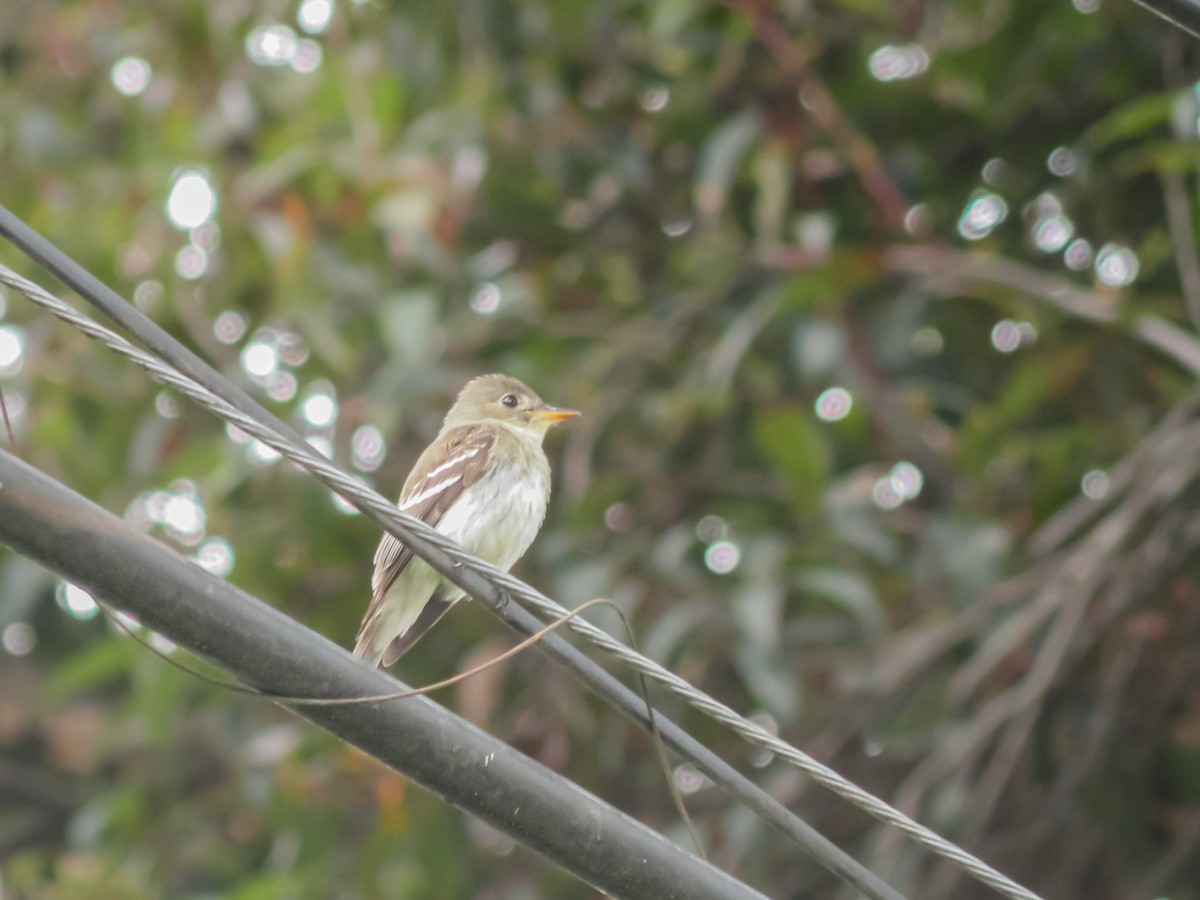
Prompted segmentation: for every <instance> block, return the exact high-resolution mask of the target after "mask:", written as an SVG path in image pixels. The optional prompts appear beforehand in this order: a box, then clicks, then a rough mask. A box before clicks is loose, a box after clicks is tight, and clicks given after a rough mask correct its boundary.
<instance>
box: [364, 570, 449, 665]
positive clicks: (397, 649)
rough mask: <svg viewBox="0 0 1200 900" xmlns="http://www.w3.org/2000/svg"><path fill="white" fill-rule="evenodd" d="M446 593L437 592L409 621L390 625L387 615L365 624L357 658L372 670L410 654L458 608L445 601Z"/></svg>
mask: <svg viewBox="0 0 1200 900" xmlns="http://www.w3.org/2000/svg"><path fill="white" fill-rule="evenodd" d="M445 593H446V592H445V591H444V590H443V589H442V588H438V589H437V590H435V591H434V592H433V594H431V595H430V597H429V599H428V600H426V601H425V604H424V605H423V606H421V607H420V608H419V610H417V611H416V615H413V614H412V613H411V612H410V613H409V615H406V616H405V617H404V619H407V620H408V621H404V620H401V621H399V622H397V621H395V619H391V620H390V621H389V617H388V616H386V615H375V616H374V617H373V618H372V619H371V620H370V621H369V622H365V623H364V624H363V627H362V629H361V630H360V631H359V634H358V642H357V643H356V644H355V645H354V655H355V656H357V657H359V658H360V659H363V660H365V661H366V662H367V664H368V665H371V666H384V667H387V666H390V665H391V664H392V663H394V662H395V661H396V660H398V659H399V658H400V657H401V656H403V655H404V654H405V653H407V652H408V650H409V649H410V648H411V647H412V645H413V644H415V643H416V642H417V641H419V640H420V639H421V637H422V636H424V634H425V632H427V631H428V630H429V629H430V628H432V627H433V626H434V625H436V624H437V623H438V620H439V619H441V618H442V616H444V615H445V614H446V611H447V610H448V609H449V608H450V607H451V606H453V605H454V601H453V600H444V599H443V597H444V595H445ZM380 612H381V613H382V612H383V610H380Z"/></svg>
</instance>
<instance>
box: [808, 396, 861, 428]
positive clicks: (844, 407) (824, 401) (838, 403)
mask: <svg viewBox="0 0 1200 900" xmlns="http://www.w3.org/2000/svg"><path fill="white" fill-rule="evenodd" d="M853 406H854V398H852V397H851V396H850V392H849V391H848V390H846V389H845V388H843V387H831V388H829V389H828V390H825V391H822V392H821V396H819V397H817V402H816V403H815V404H814V408H815V409H816V412H817V418H819V419H821V420H822V421H825V422H840V421H841V420H842V419H844V418H846V416H848V415H850V409H851V408H852V407H853Z"/></svg>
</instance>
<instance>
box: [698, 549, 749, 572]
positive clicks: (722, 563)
mask: <svg viewBox="0 0 1200 900" xmlns="http://www.w3.org/2000/svg"><path fill="white" fill-rule="evenodd" d="M741 560H742V551H741V549H740V548H739V547H738V545H737V544H735V543H733V541H717V542H716V543H715V544H710V545H709V547H708V549H707V550H705V551H704V564H705V565H706V566H708V568H709V571H711V572H715V573H716V574H718V575H728V574H729V573H730V572H732V571H733V570H734V569H736V568H737V567H738V563H739V562H741Z"/></svg>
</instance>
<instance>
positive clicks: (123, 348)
mask: <svg viewBox="0 0 1200 900" xmlns="http://www.w3.org/2000/svg"><path fill="white" fill-rule="evenodd" d="M0 284H5V285H8V286H9V287H11V288H13V289H14V290H16V291H18V292H19V293H21V294H23V295H24V296H25V297H27V298H28V299H29V300H30V301H32V302H33V303H35V304H36V305H37V306H39V307H41V308H43V309H45V310H46V311H48V312H50V313H51V314H52V315H54V316H56V317H57V318H59V319H60V320H62V321H63V322H66V323H67V324H68V325H71V326H72V327H74V328H76V329H78V330H79V331H81V332H82V333H83V334H85V335H86V336H87V337H89V338H91V339H93V340H96V341H99V342H100V343H102V344H104V345H105V346H106V347H108V348H109V349H110V350H112V351H114V352H115V353H117V354H119V355H121V356H123V357H125V358H126V359H128V360H130V361H131V362H133V363H135V364H136V365H138V366H140V367H141V368H143V369H145V370H146V371H147V372H149V373H150V375H151V376H153V377H154V378H156V379H157V380H159V381H161V382H163V383H165V384H167V385H170V386H171V387H173V388H175V389H176V390H178V391H179V392H180V393H181V394H183V395H184V396H186V397H188V398H190V399H191V400H193V401H195V402H196V403H198V404H200V405H201V406H203V407H205V408H206V409H208V410H209V411H211V412H213V413H214V414H216V415H217V416H219V417H220V418H222V419H224V420H225V421H226V422H229V423H231V424H233V425H235V426H237V427H238V428H240V429H242V430H243V431H245V432H246V433H247V434H249V435H252V436H253V437H255V438H257V439H258V440H260V441H262V442H263V443H264V444H266V445H267V446H269V447H271V448H272V449H274V450H276V451H278V452H279V453H280V454H282V455H283V456H285V457H286V458H288V459H290V460H291V461H292V462H294V463H296V464H297V465H299V466H301V467H302V468H304V469H306V470H307V471H308V472H310V473H311V474H312V475H313V476H314V477H316V478H317V479H318V480H319V481H321V482H322V483H323V484H325V485H326V487H328V488H329V489H330V490H332V491H334V492H335V493H337V494H340V495H341V496H342V497H343V498H344V499H346V500H348V501H349V502H350V503H352V504H353V505H354V506H355V507H357V508H358V509H359V510H360V511H361V512H362V513H363V514H364V515H366V516H367V517H368V518H369V519H371V521H373V522H374V523H375V524H377V525H379V526H380V527H381V528H383V529H384V530H386V531H387V532H389V533H390V534H392V535H393V536H394V537H396V538H397V539H399V540H402V541H404V542H405V543H406V544H408V545H409V546H410V547H411V548H412V549H413V550H414V551H415V552H416V553H417V554H418V555H419V556H421V557H422V558H423V559H424V560H425V561H426V562H428V563H429V564H430V565H431V566H433V568H434V569H436V570H437V571H439V572H440V573H441V574H442V575H444V576H445V577H446V578H448V579H449V580H450V581H452V582H454V583H455V584H457V585H458V586H460V587H462V588H464V589H465V590H467V591H468V592H469V593H471V594H473V595H475V596H487V595H489V594H490V595H492V596H496V595H497V594H500V595H501V596H508V597H512V598H515V599H517V600H519V601H522V602H523V603H524V604H526V605H528V606H529V607H530V608H532V609H534V610H536V611H537V612H538V613H540V614H541V615H543V616H545V617H547V618H552V619H553V618H559V617H561V616H565V615H567V613H568V610H567V609H565V608H564V607H562V606H560V605H559V604H557V603H555V602H554V601H553V600H551V599H550V598H549V597H546V596H545V595H544V594H542V593H540V592H539V591H537V590H535V589H534V588H532V587H530V586H529V585H527V584H525V583H524V582H523V581H521V580H519V579H517V578H515V577H513V576H512V575H509V574H508V573H506V572H501V571H500V570H498V569H496V568H494V567H493V566H491V565H488V564H487V563H485V562H484V561H483V560H481V559H479V558H478V557H476V556H474V555H472V554H470V553H468V552H467V551H466V550H464V549H463V548H462V547H460V546H459V545H458V544H456V543H454V542H453V541H451V540H449V539H448V538H446V537H444V536H443V535H441V534H439V533H438V532H436V531H434V530H433V529H432V528H430V527H429V526H428V525H426V524H425V523H424V522H421V521H419V520H418V519H415V518H413V517H412V516H409V515H408V514H406V513H403V512H401V511H400V510H399V508H398V507H397V506H396V504H394V503H391V502H389V501H388V500H386V499H385V498H384V497H383V496H382V495H380V494H378V493H377V492H375V491H374V490H372V489H371V488H369V487H368V486H367V485H365V484H364V483H363V482H362V481H360V480H359V479H357V478H355V477H353V476H351V475H348V474H346V473H345V472H343V471H342V470H341V469H339V468H338V467H337V466H335V465H333V463H332V462H330V461H329V460H328V459H326V458H325V457H324V456H322V455H320V454H319V453H318V452H317V451H316V450H314V449H313V448H312V447H310V446H308V445H307V444H297V443H296V442H295V441H294V440H293V439H290V438H289V437H287V436H285V435H282V434H280V433H278V432H277V431H276V430H274V429H272V428H269V427H267V426H265V425H263V424H262V423H260V422H259V421H258V420H257V419H255V418H253V417H251V416H249V415H247V414H246V413H244V412H242V411H241V410H239V409H237V408H236V407H234V406H233V405H232V404H230V403H229V402H227V401H226V400H223V399H222V398H220V397H218V396H216V395H215V394H213V393H212V392H211V391H209V390H208V389H207V388H205V387H203V386H201V385H200V384H198V383H197V382H195V381H194V380H192V379H191V378H189V377H187V376H186V375H183V374H182V373H180V372H179V371H178V370H177V369H175V368H174V367H173V366H171V365H169V364H168V363H166V362H164V361H163V360H161V359H159V358H158V357H157V356H155V355H153V354H151V353H148V352H146V351H144V350H142V349H140V348H138V347H136V346H134V345H133V344H132V343H130V342H129V341H128V340H126V339H125V338H123V337H121V336H120V335H118V334H117V333H115V332H113V331H111V330H110V329H108V328H106V327H104V326H103V325H100V324H99V323H97V322H95V321H94V320H92V319H90V318H88V317H87V316H85V315H83V314H82V313H80V312H78V311H77V310H75V309H74V308H73V307H71V306H70V305H69V304H67V303H65V302H64V301H62V300H60V299H59V298H57V297H55V296H54V295H52V294H50V293H49V292H47V291H46V290H44V289H43V288H41V287H40V286H39V285H37V284H35V283H34V282H31V281H29V280H27V279H25V278H23V277H21V276H20V275H18V274H17V273H16V272H13V271H12V270H11V269H9V268H7V267H6V266H4V265H0ZM568 627H569V628H571V629H572V630H573V631H575V632H577V633H578V634H579V635H581V636H582V637H583V638H585V639H586V640H587V641H589V642H590V643H592V644H593V645H595V646H596V647H598V648H600V649H601V650H603V651H605V652H606V653H608V654H610V655H611V656H614V657H616V658H617V659H619V660H620V661H621V662H623V663H625V664H626V665H628V666H630V667H631V668H633V669H635V670H636V671H638V672H641V673H642V674H643V675H645V676H646V677H647V678H650V679H652V680H653V681H655V682H657V683H658V684H660V685H662V686H663V687H664V688H666V689H667V690H668V691H670V692H671V693H673V694H675V695H676V696H678V697H679V698H681V699H682V700H683V701H684V702H686V703H687V704H688V705H689V706H691V707H692V708H693V709H695V710H697V711H699V712H701V713H703V714H704V715H706V716H709V717H710V718H712V719H714V720H715V721H717V722H719V723H720V724H722V725H724V726H725V727H726V728H728V729H730V730H731V731H733V732H734V733H735V734H737V735H739V736H740V737H741V738H743V739H744V740H745V741H747V742H748V743H751V744H753V745H755V746H757V747H760V748H762V749H765V750H768V751H770V752H771V753H772V754H774V755H775V756H776V757H778V758H779V759H781V760H782V761H784V762H786V763H788V764H789V765H792V766H794V767H795V768H797V769H799V770H801V771H802V772H804V773H805V774H807V775H808V776H809V777H811V778H812V779H813V780H814V781H816V782H817V783H819V784H821V785H824V786H825V787H826V788H828V789H829V790H831V791H833V792H834V793H836V794H838V795H839V796H841V797H842V798H844V799H845V800H847V801H849V802H850V803H852V804H853V805H855V806H857V807H858V808H860V809H862V810H863V811H864V812H866V813H868V814H869V815H871V816H872V817H874V818H875V819H878V820H879V821H880V822H883V823H885V824H888V825H892V826H894V827H896V828H898V829H900V830H901V831H902V832H903V833H905V834H906V835H908V836H909V837H910V838H912V839H913V840H914V841H916V842H917V843H919V844H921V845H922V846H924V847H926V848H927V849H929V850H930V851H932V852H933V853H935V854H937V855H938V856H941V857H942V858H944V859H946V860H949V861H950V862H952V863H954V864H955V865H957V866H959V867H960V868H962V869H963V870H964V871H965V872H966V873H967V874H969V875H971V876H972V877H973V878H976V879H977V880H979V881H980V882H982V883H983V884H986V885H987V886H988V887H990V888H992V889H993V890H995V891H996V892H997V893H999V894H1001V895H1003V896H1005V897H1010V898H1014V900H1042V898H1040V897H1039V896H1038V895H1037V894H1035V893H1033V892H1032V891H1030V890H1029V889H1028V888H1025V887H1023V886H1021V885H1020V884H1018V883H1016V882H1015V881H1013V880H1012V879H1011V878H1009V877H1008V876H1006V875H1004V874H1003V873H1001V872H999V871H997V870H996V869H994V868H992V867H991V866H989V865H988V864H987V863H985V862H983V861H982V860H981V859H979V858H978V857H976V856H974V855H973V854H971V853H969V852H968V851H966V850H964V849H963V848H961V847H959V846H958V845H956V844H954V843H952V842H951V841H948V840H947V839H946V838H943V837H942V836H940V835H938V834H937V833H935V832H933V831H931V830H930V829H928V828H926V827H925V826H924V825H921V824H920V823H919V822H917V821H915V820H914V819H912V818H911V817H909V816H907V815H905V814H904V813H902V812H901V811H900V810H898V809H895V808H894V807H892V806H890V805H889V804H887V803H885V802H884V801H882V800H880V799H879V798H878V797H875V796H874V795H873V794H870V793H868V792H867V791H865V790H864V789H863V788H861V787H859V786H858V785H856V784H854V783H853V782H851V781H849V780H847V779H846V778H844V777H843V776H841V775H840V774H838V773H837V772H836V771H834V770H833V769H831V768H830V767H828V766H826V765H824V764H823V763H820V762H818V761H817V760H815V759H813V758H812V757H811V756H809V755H808V754H806V753H804V752H803V751H802V750H800V749H798V748H797V747H794V746H793V745H791V744H789V743H787V742H786V741H784V740H783V739H781V738H780V737H778V736H776V735H773V734H771V733H770V732H768V731H766V730H765V729H764V728H762V727H760V726H758V725H755V724H754V723H753V722H751V721H749V720H748V719H746V718H745V717H743V716H741V715H740V714H738V713H737V712H736V711H735V710H733V709H732V708H730V707H728V706H726V705H725V704H723V703H721V702H720V701H718V700H716V699H714V698H713V697H711V696H709V695H708V694H705V693H704V692H703V691H700V690H698V689H697V688H695V687H693V686H692V685H691V684H689V683H688V682H687V681H685V680H684V679H683V678H681V677H679V676H678V675H676V674H675V673H674V672H671V671H670V670H668V669H666V668H664V667H663V666H661V665H659V664H658V663H656V662H654V661H653V660H651V659H649V658H647V657H645V656H642V655H641V654H639V653H637V652H635V651H634V650H633V649H632V648H630V647H628V646H627V645H625V644H623V643H621V642H620V641H618V640H617V639H615V638H614V637H612V636H611V635H609V634H608V633H607V632H605V631H603V630H602V629H600V628H598V627H596V626H595V625H592V624H591V623H590V622H588V621H586V620H585V619H583V618H582V617H576V618H573V619H571V620H570V622H569V623H568Z"/></svg>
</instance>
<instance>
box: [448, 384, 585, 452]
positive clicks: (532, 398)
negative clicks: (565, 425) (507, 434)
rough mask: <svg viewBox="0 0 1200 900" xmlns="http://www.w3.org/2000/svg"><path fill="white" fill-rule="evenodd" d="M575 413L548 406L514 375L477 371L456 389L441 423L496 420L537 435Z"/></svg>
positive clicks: (460, 423)
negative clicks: (485, 373)
mask: <svg viewBox="0 0 1200 900" xmlns="http://www.w3.org/2000/svg"><path fill="white" fill-rule="evenodd" d="M577 415H579V413H578V412H577V411H576V410H573V409H562V408H561V407H557V406H550V405H549V404H547V403H546V402H544V401H543V400H542V398H541V397H539V396H538V395H537V394H535V393H534V392H533V390H532V389H531V388H529V387H528V386H527V385H525V384H523V383H522V382H520V381H518V380H517V379H516V378H511V377H510V376H508V375H480V376H479V377H478V378H473V379H471V381H469V382H467V386H466V387H464V388H463V389H462V391H461V392H460V393H459V395H458V399H457V400H455V401H454V405H453V406H452V407H450V412H448V413H447V414H446V424H445V426H443V427H452V426H457V425H473V424H478V423H480V422H500V423H503V424H506V425H509V426H514V427H516V428H518V429H520V430H522V431H526V432H529V433H531V434H535V435H537V436H538V437H541V436H543V435H545V433H546V429H548V428H549V427H550V426H551V425H554V424H556V423H557V422H561V421H562V420H563V419H569V418H570V417H571V416H577Z"/></svg>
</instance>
